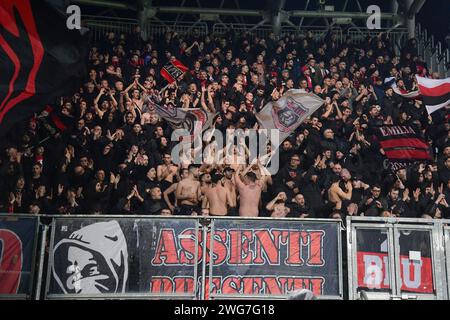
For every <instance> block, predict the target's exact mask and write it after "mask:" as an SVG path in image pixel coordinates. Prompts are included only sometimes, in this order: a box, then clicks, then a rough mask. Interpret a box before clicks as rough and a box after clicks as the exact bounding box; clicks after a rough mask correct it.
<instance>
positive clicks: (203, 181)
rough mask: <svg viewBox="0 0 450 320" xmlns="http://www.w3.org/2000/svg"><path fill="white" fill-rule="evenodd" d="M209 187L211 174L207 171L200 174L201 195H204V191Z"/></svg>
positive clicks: (210, 185)
mask: <svg viewBox="0 0 450 320" xmlns="http://www.w3.org/2000/svg"><path fill="white" fill-rule="evenodd" d="M211 187H212V183H211V175H210V174H209V173H204V174H202V175H200V190H201V191H202V195H205V194H206V191H208V189H210V188H211Z"/></svg>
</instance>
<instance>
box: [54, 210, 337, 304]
mask: <svg viewBox="0 0 450 320" xmlns="http://www.w3.org/2000/svg"><path fill="white" fill-rule="evenodd" d="M214 222H215V227H214V233H213V237H212V239H214V240H213V241H212V242H211V226H210V227H208V229H206V230H207V232H206V237H205V238H203V235H204V234H203V230H204V229H203V228H199V227H198V220H197V219H190V218H188V219H164V218H159V219H158V218H156V219H154V218H152V219H132V218H117V219H108V220H104V219H102V220H101V219H95V218H84V219H80V218H71V217H68V218H57V219H56V222H55V229H54V241H53V246H52V251H51V257H52V258H53V260H52V262H51V266H50V268H51V281H50V287H49V291H48V293H47V294H48V295H55V294H74V295H87V296H95V295H99V294H100V295H104V294H108V295H112V296H116V295H130V294H139V295H149V296H151V295H153V296H167V295H170V296H184V297H186V298H189V297H190V298H195V297H197V298H203V295H202V292H204V293H205V295H204V298H205V299H208V298H209V292H210V290H209V288H211V293H212V294H213V295H220V294H228V295H229V294H251V295H256V296H258V295H268V296H270V295H287V294H289V293H290V292H292V291H294V290H296V289H301V288H306V289H309V290H311V291H313V292H314V293H315V294H316V295H325V296H334V297H339V296H340V293H339V291H340V290H339V289H340V288H339V274H340V273H339V268H338V266H339V262H338V261H339V260H338V259H339V255H338V252H339V249H340V247H339V245H340V244H339V243H338V230H339V229H338V228H339V223H337V222H336V223H331V222H330V223H325V222H318V223H315V222H308V223H307V222H300V221H292V220H286V221H275V220H274V221H270V227H267V224H268V223H267V221H266V220H264V221H256V220H255V221H254V220H227V219H225V220H219V219H217V220H214ZM204 250H206V252H204ZM210 251H212V252H213V255H212V257H213V261H214V267H213V269H212V270H211V271H212V277H209V270H208V269H207V270H206V274H204V276H205V278H203V276H202V275H203V269H202V265H203V264H202V263H203V258H204V257H206V261H205V263H206V264H207V265H208V264H209V263H210V255H209V253H210ZM202 280H204V281H205V287H204V288H203V286H202ZM202 288H203V289H202ZM50 298H51V296H50Z"/></svg>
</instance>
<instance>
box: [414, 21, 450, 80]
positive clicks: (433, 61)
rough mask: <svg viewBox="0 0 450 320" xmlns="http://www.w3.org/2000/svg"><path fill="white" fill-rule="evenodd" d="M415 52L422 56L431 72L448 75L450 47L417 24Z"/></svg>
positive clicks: (449, 71) (449, 70)
mask: <svg viewBox="0 0 450 320" xmlns="http://www.w3.org/2000/svg"><path fill="white" fill-rule="evenodd" d="M416 39H417V49H418V52H417V54H418V55H419V56H420V57H422V58H423V60H424V61H425V63H426V64H427V65H428V68H429V69H430V71H431V72H438V73H439V74H440V75H441V76H444V77H450V49H449V48H445V45H443V44H442V43H441V42H440V41H439V42H437V41H436V40H435V38H434V36H433V35H429V33H428V31H427V30H426V29H422V26H421V25H420V24H418V25H417V26H416Z"/></svg>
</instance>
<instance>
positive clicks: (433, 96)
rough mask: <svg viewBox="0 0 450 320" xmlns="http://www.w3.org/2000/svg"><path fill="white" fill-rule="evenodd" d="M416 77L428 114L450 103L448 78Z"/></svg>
mask: <svg viewBox="0 0 450 320" xmlns="http://www.w3.org/2000/svg"><path fill="white" fill-rule="evenodd" d="M416 77H417V82H418V83H419V90H420V94H421V95H422V97H423V102H424V103H425V106H426V108H427V111H428V114H432V113H433V112H435V111H437V110H439V109H441V108H443V107H445V106H447V105H450V78H447V79H441V80H434V79H427V78H422V77H419V76H416Z"/></svg>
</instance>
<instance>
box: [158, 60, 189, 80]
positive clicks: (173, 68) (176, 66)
mask: <svg viewBox="0 0 450 320" xmlns="http://www.w3.org/2000/svg"><path fill="white" fill-rule="evenodd" d="M188 70H189V68H188V67H186V66H185V65H184V64H182V63H181V62H180V61H178V60H177V59H171V60H170V62H169V63H168V64H166V65H165V66H164V67H163V68H162V69H161V76H163V77H164V79H166V80H167V81H169V83H173V82H175V81H177V80H178V78H179V77H180V76H182V75H183V74H184V73H185V72H186V71H188Z"/></svg>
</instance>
